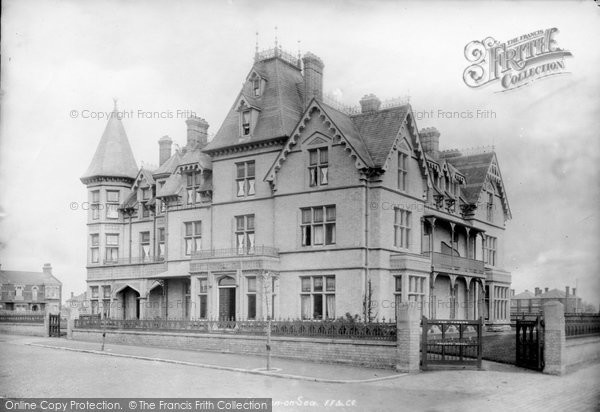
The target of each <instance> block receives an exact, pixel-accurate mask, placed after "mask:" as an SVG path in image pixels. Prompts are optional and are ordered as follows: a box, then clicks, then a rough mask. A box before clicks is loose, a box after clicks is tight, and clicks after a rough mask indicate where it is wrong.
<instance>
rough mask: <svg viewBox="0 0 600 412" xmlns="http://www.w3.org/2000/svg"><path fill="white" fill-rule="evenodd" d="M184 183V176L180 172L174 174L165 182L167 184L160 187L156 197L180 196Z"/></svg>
mask: <svg viewBox="0 0 600 412" xmlns="http://www.w3.org/2000/svg"><path fill="white" fill-rule="evenodd" d="M183 184H184V182H183V177H182V176H181V175H180V174H178V173H175V174H172V175H171V176H169V178H168V179H167V181H166V182H165V185H164V186H163V187H162V188H160V189H158V191H157V193H156V197H168V196H179V195H180V194H181V191H182V190H183Z"/></svg>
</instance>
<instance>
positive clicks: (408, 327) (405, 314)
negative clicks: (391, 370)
mask: <svg viewBox="0 0 600 412" xmlns="http://www.w3.org/2000/svg"><path fill="white" fill-rule="evenodd" d="M412 303H413V304H411V302H405V303H401V304H400V306H399V307H398V308H396V371H398V372H408V373H416V372H419V358H420V354H419V349H420V345H419V338H420V330H419V327H420V321H421V311H420V310H419V308H418V307H417V302H412Z"/></svg>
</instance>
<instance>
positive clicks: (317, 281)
mask: <svg viewBox="0 0 600 412" xmlns="http://www.w3.org/2000/svg"><path fill="white" fill-rule="evenodd" d="M313 290H314V291H315V292H321V291H323V278H322V277H321V276H315V277H314V278H313Z"/></svg>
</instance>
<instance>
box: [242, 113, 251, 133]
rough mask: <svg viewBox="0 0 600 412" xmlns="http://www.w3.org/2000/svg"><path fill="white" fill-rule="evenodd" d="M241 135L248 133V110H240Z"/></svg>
mask: <svg viewBox="0 0 600 412" xmlns="http://www.w3.org/2000/svg"><path fill="white" fill-rule="evenodd" d="M242 135H244V136H248V135H250V110H244V111H243V112H242Z"/></svg>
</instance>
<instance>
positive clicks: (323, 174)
mask: <svg viewBox="0 0 600 412" xmlns="http://www.w3.org/2000/svg"><path fill="white" fill-rule="evenodd" d="M327 170H328V168H327V167H321V184H322V185H326V184H327V183H328V180H327Z"/></svg>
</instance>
